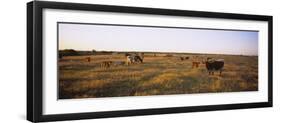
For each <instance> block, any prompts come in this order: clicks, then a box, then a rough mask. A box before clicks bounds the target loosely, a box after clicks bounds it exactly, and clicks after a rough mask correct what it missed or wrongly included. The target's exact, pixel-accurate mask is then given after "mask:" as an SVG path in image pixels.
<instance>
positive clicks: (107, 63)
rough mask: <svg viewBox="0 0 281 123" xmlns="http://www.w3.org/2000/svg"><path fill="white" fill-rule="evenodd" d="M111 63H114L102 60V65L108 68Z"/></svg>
mask: <svg viewBox="0 0 281 123" xmlns="http://www.w3.org/2000/svg"><path fill="white" fill-rule="evenodd" d="M111 64H112V61H103V62H101V64H100V67H101V68H105V69H107V68H109V67H110V65H111Z"/></svg>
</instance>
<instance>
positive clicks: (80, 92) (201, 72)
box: [59, 54, 258, 99]
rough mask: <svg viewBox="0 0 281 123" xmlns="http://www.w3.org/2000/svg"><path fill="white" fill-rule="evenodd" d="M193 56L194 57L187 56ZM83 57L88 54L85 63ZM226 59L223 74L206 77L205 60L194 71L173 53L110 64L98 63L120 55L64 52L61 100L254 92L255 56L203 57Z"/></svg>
mask: <svg viewBox="0 0 281 123" xmlns="http://www.w3.org/2000/svg"><path fill="white" fill-rule="evenodd" d="M189 56H190V57H192V55H189ZM86 57H91V62H87V60H86V59H85V58H86ZM201 57H202V58H207V57H213V58H223V59H225V66H224V71H223V73H222V75H221V76H219V75H218V73H217V72H216V73H215V75H208V72H207V70H206V68H205V64H200V66H199V68H194V69H192V63H191V59H189V60H184V61H181V60H179V57H178V56H176V55H174V56H172V57H166V56H165V55H157V56H156V57H155V56H154V55H152V54H145V58H144V63H142V64H133V65H130V66H127V65H115V66H114V65H111V67H110V68H108V69H104V68H100V65H99V64H100V63H101V62H102V61H125V57H124V55H123V54H116V55H96V56H94V55H92V56H66V57H64V58H63V59H62V60H60V61H59V98H60V99H71V98H94V97H119V96H146V95H167V94H187V93H213V92H240V91H257V90H258V57H256V56H231V55H204V57H203V56H201Z"/></svg>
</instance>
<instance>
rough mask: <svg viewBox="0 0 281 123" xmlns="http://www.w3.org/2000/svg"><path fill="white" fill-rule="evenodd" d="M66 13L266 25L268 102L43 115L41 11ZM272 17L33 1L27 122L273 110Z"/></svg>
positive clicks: (29, 28) (30, 6) (29, 20)
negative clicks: (192, 18)
mask: <svg viewBox="0 0 281 123" xmlns="http://www.w3.org/2000/svg"><path fill="white" fill-rule="evenodd" d="M45 8H51V9H66V10H86V11H101V12H117V13H131V14H149V15H169V16H183V17H186V16H187V17H203V18H221V19H236V20H237V19H238V20H257V21H266V22H268V101H266V102H257V103H256V102H255V103H241V104H224V105H207V106H189V107H173V108H172V107H171V108H157V109H140V110H123V111H106V112H91V113H73V114H58V115H43V113H42V111H43V110H42V109H43V107H42V106H43V105H42V100H43V95H42V89H43V85H42V72H43V67H42V57H43V56H42V45H43V43H42V28H43V26H42V17H43V12H42V10H43V9H45ZM272 28H273V17H272V16H265V15H248V14H233V13H217V12H202V11H186V10H170V9H156V8H140V7H125V6H109V5H93V4H80V3H63V2H45V1H33V2H29V3H27V120H29V121H32V122H45V121H63V120H79V119H94V118H107V117H123V116H137V115H154V114H170V113H184V112H199V111H213V110H229V109H245V108H259V107H272V106H273V96H272V92H273V91H272V86H273V85H272V84H273V82H272V78H273V73H272V72H273V70H272V68H273V65H272V63H273V62H272V60H273V49H272V46H273V41H272V37H273V32H272V31H273V29H272Z"/></svg>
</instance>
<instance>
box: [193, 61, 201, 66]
mask: <svg viewBox="0 0 281 123" xmlns="http://www.w3.org/2000/svg"><path fill="white" fill-rule="evenodd" d="M199 65H200V62H197V61H193V62H192V68H198V67H199Z"/></svg>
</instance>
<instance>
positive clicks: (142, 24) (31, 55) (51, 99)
mask: <svg viewBox="0 0 281 123" xmlns="http://www.w3.org/2000/svg"><path fill="white" fill-rule="evenodd" d="M272 42H273V41H272V16H267V15H248V14H233V13H217V12H203V11H186V10H171V9H159V8H140V7H126V6H109V5H94V4H81V3H61V2H45V1H36V2H30V3H28V4H27V60H28V61H27V119H28V120H29V121H33V122H44V121H60V120H77V119H92V118H106V117H123V116H136V115H152V114H168V113H184V112H198V111H213V110H227V109H244V108H258V107H272V102H273V101H272V59H273V58H272Z"/></svg>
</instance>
